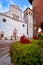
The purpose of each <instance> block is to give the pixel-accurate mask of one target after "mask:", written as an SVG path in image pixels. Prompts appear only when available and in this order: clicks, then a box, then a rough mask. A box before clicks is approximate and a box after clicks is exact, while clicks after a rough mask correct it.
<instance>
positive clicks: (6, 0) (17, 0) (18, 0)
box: [0, 0, 32, 12]
mask: <svg viewBox="0 0 43 65" xmlns="http://www.w3.org/2000/svg"><path fill="white" fill-rule="evenodd" d="M10 4H13V5H17V6H19V7H20V9H21V10H22V11H24V10H25V9H26V8H27V7H29V8H31V9H32V6H31V4H30V3H29V2H28V0H0V12H6V11H8V10H9V7H10Z"/></svg>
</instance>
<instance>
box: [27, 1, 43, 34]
mask: <svg viewBox="0 0 43 65" xmlns="http://www.w3.org/2000/svg"><path fill="white" fill-rule="evenodd" d="M28 1H29V2H30V3H31V4H32V6H33V19H34V35H38V30H39V28H40V29H41V31H40V32H41V33H43V0H28Z"/></svg>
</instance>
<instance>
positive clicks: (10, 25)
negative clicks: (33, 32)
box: [0, 14, 27, 37]
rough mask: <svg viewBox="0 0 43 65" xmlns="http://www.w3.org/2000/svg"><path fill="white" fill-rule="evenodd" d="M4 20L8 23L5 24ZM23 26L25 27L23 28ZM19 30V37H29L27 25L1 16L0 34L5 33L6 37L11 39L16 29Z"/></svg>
mask: <svg viewBox="0 0 43 65" xmlns="http://www.w3.org/2000/svg"><path fill="white" fill-rule="evenodd" d="M3 18H5V19H6V22H3ZM23 24H24V25H25V27H23ZM15 28H16V29H17V36H18V37H20V36H22V35H23V34H24V35H27V24H26V23H23V22H21V21H17V20H14V19H12V18H9V17H6V16H4V15H2V14H0V32H1V31H3V32H4V37H11V35H13V31H14V29H15Z"/></svg>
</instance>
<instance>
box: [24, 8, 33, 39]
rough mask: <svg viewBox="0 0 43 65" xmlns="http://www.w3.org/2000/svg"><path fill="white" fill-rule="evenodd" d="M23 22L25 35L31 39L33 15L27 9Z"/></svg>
mask: <svg viewBox="0 0 43 65" xmlns="http://www.w3.org/2000/svg"><path fill="white" fill-rule="evenodd" d="M24 22H25V23H26V24H27V34H28V36H29V38H32V37H33V13H32V11H31V10H30V9H29V8H27V9H26V10H25V12H24Z"/></svg>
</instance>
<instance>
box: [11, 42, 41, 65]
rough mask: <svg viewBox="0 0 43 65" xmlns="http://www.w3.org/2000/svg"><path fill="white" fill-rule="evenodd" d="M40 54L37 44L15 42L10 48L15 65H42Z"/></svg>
mask: <svg viewBox="0 0 43 65" xmlns="http://www.w3.org/2000/svg"><path fill="white" fill-rule="evenodd" d="M40 53H41V51H40V47H39V46H38V45H37V44H31V43H30V44H21V43H20V42H15V43H13V44H12V45H11V47H10V56H11V62H12V63H13V64H15V65H41V60H40V57H41V55H40Z"/></svg>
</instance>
